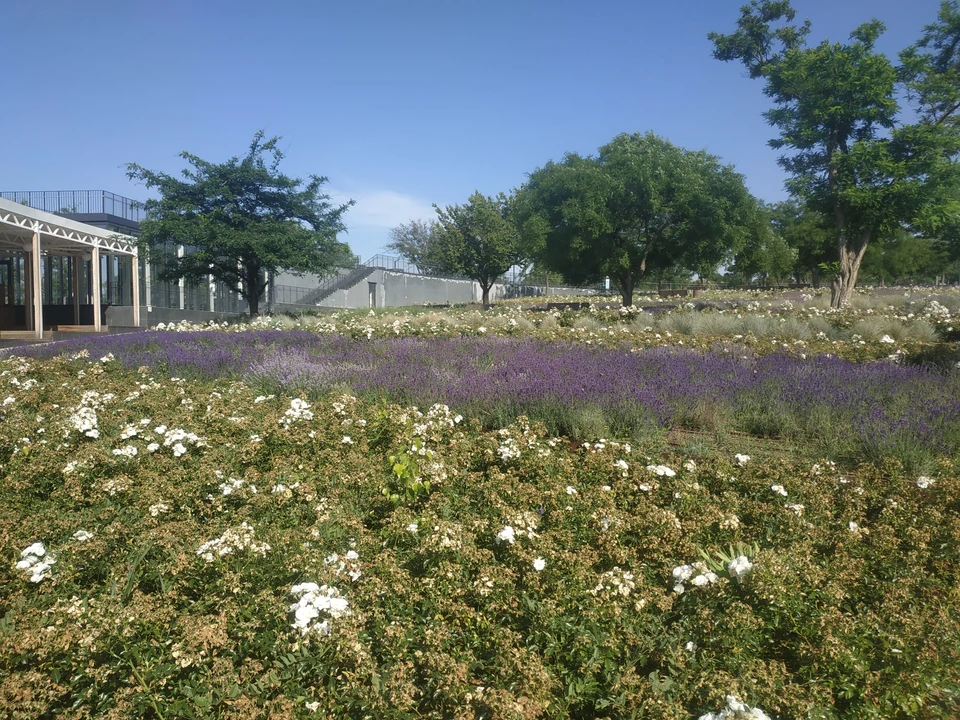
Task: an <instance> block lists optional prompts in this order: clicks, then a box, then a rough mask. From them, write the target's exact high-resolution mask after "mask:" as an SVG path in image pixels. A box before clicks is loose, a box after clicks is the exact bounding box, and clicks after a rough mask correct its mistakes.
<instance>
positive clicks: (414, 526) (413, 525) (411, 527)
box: [407, 522, 420, 533]
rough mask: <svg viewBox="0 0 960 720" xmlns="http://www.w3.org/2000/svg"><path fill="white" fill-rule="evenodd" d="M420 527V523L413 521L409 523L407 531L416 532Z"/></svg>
mask: <svg viewBox="0 0 960 720" xmlns="http://www.w3.org/2000/svg"><path fill="white" fill-rule="evenodd" d="M419 529H420V525H419V524H418V523H415V522H412V523H410V524H409V525H407V532H411V533H415V532H417V530H419Z"/></svg>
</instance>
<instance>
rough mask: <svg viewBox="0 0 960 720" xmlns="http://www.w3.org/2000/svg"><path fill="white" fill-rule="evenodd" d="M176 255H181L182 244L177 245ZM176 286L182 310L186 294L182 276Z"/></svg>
mask: <svg viewBox="0 0 960 720" xmlns="http://www.w3.org/2000/svg"><path fill="white" fill-rule="evenodd" d="M177 257H178V258H182V257H183V245H177ZM177 288H178V294H179V295H180V309H181V310H183V308H184V300H185V297H184V296H185V295H186V290H187V281H186V280H184V279H183V278H180V281H179V282H178V283H177Z"/></svg>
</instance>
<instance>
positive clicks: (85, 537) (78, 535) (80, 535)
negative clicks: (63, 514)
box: [73, 530, 93, 542]
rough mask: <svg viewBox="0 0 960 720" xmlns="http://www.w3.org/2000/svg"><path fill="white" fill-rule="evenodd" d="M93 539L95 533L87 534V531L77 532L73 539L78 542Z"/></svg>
mask: <svg viewBox="0 0 960 720" xmlns="http://www.w3.org/2000/svg"><path fill="white" fill-rule="evenodd" d="M92 537H93V533H90V532H87V531H86V530H77V531H76V532H75V533H74V534H73V539H74V540H76V541H77V542H86V541H87V540H89V539H90V538H92Z"/></svg>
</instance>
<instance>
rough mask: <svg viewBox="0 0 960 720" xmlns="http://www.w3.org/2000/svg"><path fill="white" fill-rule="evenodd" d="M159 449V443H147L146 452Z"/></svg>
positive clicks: (153, 451)
mask: <svg viewBox="0 0 960 720" xmlns="http://www.w3.org/2000/svg"><path fill="white" fill-rule="evenodd" d="M159 449H160V443H150V444H149V445H147V452H152V453H155V452H156V451H157V450H159Z"/></svg>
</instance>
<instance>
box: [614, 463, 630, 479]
mask: <svg viewBox="0 0 960 720" xmlns="http://www.w3.org/2000/svg"><path fill="white" fill-rule="evenodd" d="M613 468H614V470H617V471H619V473H620V477H629V475H630V465H629V464H628V463H627V461H626V460H617V461H616V462H614V463H613Z"/></svg>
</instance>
